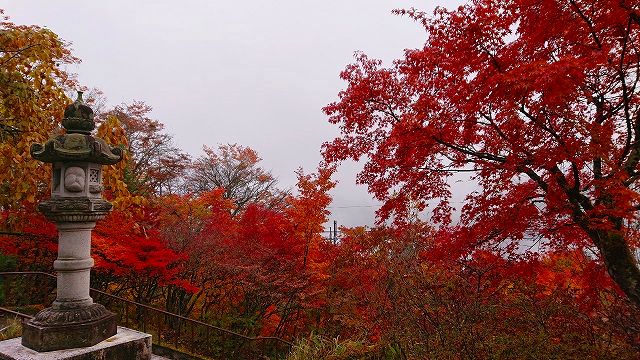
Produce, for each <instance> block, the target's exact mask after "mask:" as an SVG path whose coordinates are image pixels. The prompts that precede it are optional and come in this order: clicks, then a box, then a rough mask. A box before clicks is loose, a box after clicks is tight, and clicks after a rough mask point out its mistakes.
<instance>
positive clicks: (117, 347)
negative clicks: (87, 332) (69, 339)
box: [0, 327, 152, 360]
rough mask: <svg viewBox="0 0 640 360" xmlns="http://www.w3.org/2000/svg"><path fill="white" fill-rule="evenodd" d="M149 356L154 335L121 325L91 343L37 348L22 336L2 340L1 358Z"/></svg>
mask: <svg viewBox="0 0 640 360" xmlns="http://www.w3.org/2000/svg"><path fill="white" fill-rule="evenodd" d="M105 359H110V360H150V359H152V357H151V335H149V334H145V333H141V332H139V331H135V330H131V329H127V328H123V327H118V332H117V334H116V335H115V336H112V337H110V338H108V339H106V340H105V341H103V342H101V343H99V344H96V345H94V346H91V347H86V348H81V349H67V350H57V351H50V352H37V351H35V350H32V349H29V348H27V347H24V346H23V345H22V344H21V338H15V339H9V340H5V341H0V360H105Z"/></svg>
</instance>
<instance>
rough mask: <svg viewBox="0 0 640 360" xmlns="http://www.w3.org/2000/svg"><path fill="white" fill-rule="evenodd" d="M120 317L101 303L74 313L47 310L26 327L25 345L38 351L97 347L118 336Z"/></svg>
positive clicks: (74, 310)
mask: <svg viewBox="0 0 640 360" xmlns="http://www.w3.org/2000/svg"><path fill="white" fill-rule="evenodd" d="M117 326H118V319H117V315H116V314H114V313H112V312H110V311H108V310H106V309H105V308H104V306H102V305H100V304H93V305H91V306H89V307H86V308H80V309H73V310H71V309H70V310H56V309H51V308H49V309H45V310H42V311H41V312H39V313H38V314H36V316H35V317H34V318H33V319H32V320H30V321H28V322H26V323H24V324H23V325H22V345H24V346H25V347H28V348H30V349H33V350H35V351H39V352H44V351H54V350H62V349H73V348H83V347H88V346H93V345H95V344H97V343H99V342H101V341H103V340H105V339H107V338H110V337H112V336H114V335H115V334H116V331H117V330H116V329H117Z"/></svg>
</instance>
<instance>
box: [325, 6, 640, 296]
mask: <svg viewBox="0 0 640 360" xmlns="http://www.w3.org/2000/svg"><path fill="white" fill-rule="evenodd" d="M639 11H640V10H639V5H638V3H637V2H625V1H622V2H621V1H613V0H607V1H594V0H580V1H578V0H576V1H569V2H564V1H556V0H542V1H531V0H509V1H499V0H481V1H474V2H472V3H469V4H467V5H464V6H461V7H459V8H458V9H456V10H453V11H448V10H446V9H444V8H438V9H437V10H436V11H435V13H434V15H433V16H431V17H429V16H427V15H425V14H424V13H420V12H417V11H414V10H407V11H398V13H400V14H403V15H408V16H410V17H412V18H413V19H415V20H417V21H419V22H421V23H422V25H423V26H424V27H425V29H426V30H427V33H428V38H427V40H426V43H425V45H424V47H423V48H420V49H415V50H407V51H406V52H405V56H404V58H402V59H399V60H396V61H395V62H394V64H393V66H391V67H389V68H385V67H383V66H382V63H381V61H378V60H373V59H370V58H368V57H367V56H365V55H363V54H359V55H357V58H356V63H355V64H352V65H349V66H347V68H346V69H345V70H344V71H343V72H342V73H341V77H342V78H343V79H344V80H346V81H347V83H348V86H347V88H346V89H345V90H344V91H341V92H340V93H339V100H338V101H337V102H334V103H331V104H329V105H328V106H326V107H325V109H324V110H325V112H326V113H327V114H328V115H329V116H330V119H329V120H330V122H332V123H334V124H339V125H340V130H341V136H340V137H338V138H336V139H335V140H333V141H332V142H330V143H327V144H325V145H324V157H325V159H326V160H327V161H329V162H333V163H336V162H339V161H342V160H345V159H348V158H353V159H359V158H360V157H366V158H367V159H368V162H367V163H366V165H365V167H364V170H363V171H362V173H361V174H360V175H359V177H358V181H359V182H361V183H364V184H367V185H368V187H369V190H370V192H371V193H372V194H374V195H375V196H376V197H377V198H378V199H380V200H382V201H384V206H383V207H382V209H381V210H380V213H379V214H380V216H381V220H385V219H387V218H389V217H392V216H393V219H394V220H395V221H396V222H397V223H401V222H403V221H407V219H408V218H409V213H410V211H411V210H415V209H417V210H423V209H424V208H425V207H426V206H427V205H428V204H430V203H431V204H433V203H434V200H437V201H436V202H435V207H434V208H433V211H432V219H433V221H434V222H436V223H440V224H444V225H448V224H450V221H451V216H452V207H451V205H450V204H449V199H450V197H451V193H450V189H449V186H448V184H447V181H448V180H449V179H451V178H452V176H453V174H455V173H459V172H469V173H471V174H472V179H473V180H474V181H475V182H476V184H477V188H476V191H474V192H472V193H471V194H469V195H468V196H467V198H466V201H465V205H464V206H463V207H462V209H461V210H462V212H461V220H460V224H461V225H462V227H461V228H460V232H459V233H458V234H457V235H456V236H454V237H452V239H453V242H451V243H450V245H452V246H451V248H452V251H453V252H454V253H456V254H460V255H461V256H464V255H468V254H470V253H471V252H472V251H473V250H474V249H477V248H485V249H489V248H492V249H495V248H500V250H501V251H502V250H508V251H509V252H510V253H511V255H512V256H515V255H517V254H519V253H521V250H522V249H523V248H526V247H528V246H530V245H531V244H536V247H537V248H540V247H542V248H545V247H546V248H548V249H566V248H567V247H572V246H578V247H585V246H593V247H595V248H597V250H598V254H599V256H601V257H602V259H603V261H604V263H605V265H606V268H607V270H608V272H609V274H610V275H611V276H612V277H613V278H614V280H615V281H616V283H617V284H618V285H619V286H620V287H621V288H622V289H623V290H624V291H625V293H626V294H627V296H628V297H629V298H630V299H632V300H633V301H634V302H636V303H637V304H640V269H639V268H638V266H637V264H636V262H635V260H634V254H633V248H634V247H637V246H638V243H637V237H636V236H635V235H634V233H635V229H634V227H632V226H629V225H630V224H633V223H635V222H636V221H637V220H638V216H637V209H639V208H640V201H639V198H640V194H639V193H638V191H637V185H638V180H639V179H640V177H639V176H638V174H640V166H639V161H640V156H637V154H638V153H640V141H639V140H640V117H638V116H637V114H638V112H640V96H638V94H639V91H638V89H637V87H636V84H637V80H638V78H640V72H639V71H638V69H640V67H639V66H638V64H640V62H639V61H638V58H637V56H636V49H637V47H638V46H639V45H640V43H639V41H640V18H639V15H638V14H639Z"/></svg>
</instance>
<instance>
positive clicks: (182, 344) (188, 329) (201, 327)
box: [0, 271, 293, 356]
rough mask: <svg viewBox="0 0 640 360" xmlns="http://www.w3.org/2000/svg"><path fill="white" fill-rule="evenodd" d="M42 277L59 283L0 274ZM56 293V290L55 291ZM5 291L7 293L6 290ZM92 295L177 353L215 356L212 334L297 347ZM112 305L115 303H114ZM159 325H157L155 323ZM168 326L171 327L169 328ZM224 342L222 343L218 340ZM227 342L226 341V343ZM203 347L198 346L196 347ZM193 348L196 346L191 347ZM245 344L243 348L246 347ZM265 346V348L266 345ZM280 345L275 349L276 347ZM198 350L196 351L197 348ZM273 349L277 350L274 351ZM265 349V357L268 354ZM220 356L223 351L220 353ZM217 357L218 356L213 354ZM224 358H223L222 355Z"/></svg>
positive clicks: (26, 273) (25, 273)
mask: <svg viewBox="0 0 640 360" xmlns="http://www.w3.org/2000/svg"><path fill="white" fill-rule="evenodd" d="M29 275H32V276H41V277H46V278H49V279H56V278H57V277H56V275H54V274H50V273H46V272H42V271H11V272H0V278H4V277H8V276H21V277H25V276H29ZM53 289H55V287H53ZM3 290H5V291H6V290H7V289H6V288H5V289H3ZM90 290H91V295H92V296H94V297H101V298H103V299H104V298H107V299H110V300H115V301H118V302H120V303H121V306H120V307H117V306H115V305H113V304H109V305H107V304H104V303H103V305H105V306H106V307H107V308H109V309H110V310H111V311H114V312H116V313H119V315H120V323H121V325H123V326H125V327H132V328H137V330H140V331H143V332H150V333H151V334H152V335H154V333H155V335H156V336H153V340H155V341H154V343H156V344H158V345H161V346H167V345H169V346H173V347H174V348H176V349H177V350H186V351H188V352H190V353H194V354H199V355H205V356H208V355H211V354H207V352H208V351H206V348H207V346H204V348H205V349H204V350H205V351H202V350H203V349H202V348H203V346H202V345H210V344H212V343H211V337H212V333H217V334H221V335H224V336H230V337H233V338H236V339H240V340H242V341H245V342H263V343H265V342H271V343H279V344H281V345H284V346H287V347H288V348H290V347H292V346H293V343H291V342H290V341H287V340H284V339H281V338H279V337H274V336H248V335H245V334H241V333H238V332H236V331H233V330H229V329H226V328H223V327H219V326H216V325H212V324H208V323H206V322H203V321H200V320H197V319H193V318H189V317H186V316H182V315H178V314H174V313H172V312H169V311H166V310H163V309H159V308H156V307H153V306H150V305H147V304H142V303H139V302H136V301H133V300H129V299H125V298H123V297H120V296H116V295H112V294H109V293H107V292H104V291H101V290H98V289H93V288H91V289H90ZM110 303H111V302H110ZM43 305H44V306H48V305H49V304H43ZM130 307H133V308H134V311H131V312H130V309H129V308H130ZM0 311H3V312H7V313H10V314H13V315H16V316H19V317H22V318H31V316H30V315H27V314H23V313H20V312H17V311H13V310H10V309H7V308H4V307H0ZM149 313H155V314H156V316H155V317H153V316H152V317H150V316H149ZM154 321H155V323H154ZM167 324H171V326H168V325H167ZM163 335H168V336H167V337H169V338H171V340H173V341H171V340H168V341H167V339H166V338H165V339H164V340H165V341H164V342H163ZM181 335H187V336H188V337H187V338H186V339H185V338H181ZM218 340H221V339H218ZM222 340H224V339H222ZM198 343H199V344H200V345H196V344H198ZM189 344H192V346H189ZM242 344H243V343H241V344H240V346H242ZM263 345H265V344H263ZM275 346H277V345H274V347H275ZM194 347H196V348H194ZM272 348H273V347H272ZM264 350H265V349H263V351H262V352H263V353H264V352H266V351H264ZM218 352H219V351H218ZM213 355H214V356H215V354H213ZM218 355H223V354H218Z"/></svg>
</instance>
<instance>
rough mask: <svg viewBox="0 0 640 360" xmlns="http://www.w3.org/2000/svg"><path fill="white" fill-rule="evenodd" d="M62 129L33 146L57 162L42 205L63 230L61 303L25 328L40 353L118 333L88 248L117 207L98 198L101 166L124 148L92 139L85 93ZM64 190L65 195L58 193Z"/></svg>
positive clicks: (36, 154)
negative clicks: (93, 278) (95, 287)
mask: <svg viewBox="0 0 640 360" xmlns="http://www.w3.org/2000/svg"><path fill="white" fill-rule="evenodd" d="M62 125H63V126H64V127H65V129H66V130H67V131H66V133H65V134H62V135H58V136H55V137H53V138H51V139H49V141H47V142H46V143H44V144H33V145H32V146H31V155H32V156H33V158H35V159H36V160H40V161H43V162H47V163H53V172H54V178H53V181H52V198H51V199H49V200H45V201H42V202H40V203H39V204H38V209H39V210H40V211H41V212H42V213H43V214H44V215H45V216H46V217H47V219H49V220H52V221H54V222H55V223H56V225H57V227H58V230H59V232H58V259H57V260H56V261H55V262H54V269H55V270H56V271H57V272H58V287H57V294H56V301H54V302H53V304H52V305H51V308H48V309H45V310H43V311H41V312H39V313H38V314H36V316H35V317H34V318H33V319H32V320H30V321H28V322H25V323H24V324H23V331H22V345H24V346H26V347H28V348H30V349H33V350H36V351H39V352H43V351H52V350H60V349H71V348H77V347H88V346H92V345H95V344H97V343H99V342H101V341H103V340H105V339H107V338H109V337H111V336H113V335H115V334H116V332H117V316H116V314H114V313H112V312H110V311H108V310H106V309H105V308H104V306H102V305H99V304H94V303H93V299H91V296H90V292H89V282H90V269H91V267H92V266H93V260H92V259H91V256H90V253H89V251H85V249H90V246H91V229H92V228H93V227H94V226H95V222H96V221H97V220H100V219H102V218H104V217H105V216H106V215H107V214H108V213H109V211H110V210H111V207H112V205H111V203H109V202H108V201H106V200H104V199H102V198H101V197H100V196H99V195H95V194H99V193H100V192H101V191H102V186H101V184H100V180H101V172H100V169H101V167H100V165H110V164H115V163H117V162H118V161H120V160H122V150H121V149H119V148H113V147H111V146H109V145H108V144H107V143H106V142H105V141H104V140H102V139H100V138H97V137H93V136H92V135H91V131H92V130H93V129H94V128H95V124H94V121H93V111H92V110H91V108H90V107H88V106H86V105H85V104H84V103H83V102H82V93H80V92H79V93H78V99H77V100H76V101H75V102H74V103H73V104H71V105H69V106H68V107H67V109H66V110H65V112H64V119H63V121H62ZM62 169H65V171H64V173H62ZM59 186H60V187H62V186H64V189H65V191H63V192H61V191H59V190H56V189H59ZM85 189H86V190H88V192H84V191H85ZM70 193H76V194H70ZM0 357H2V356H0Z"/></svg>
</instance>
